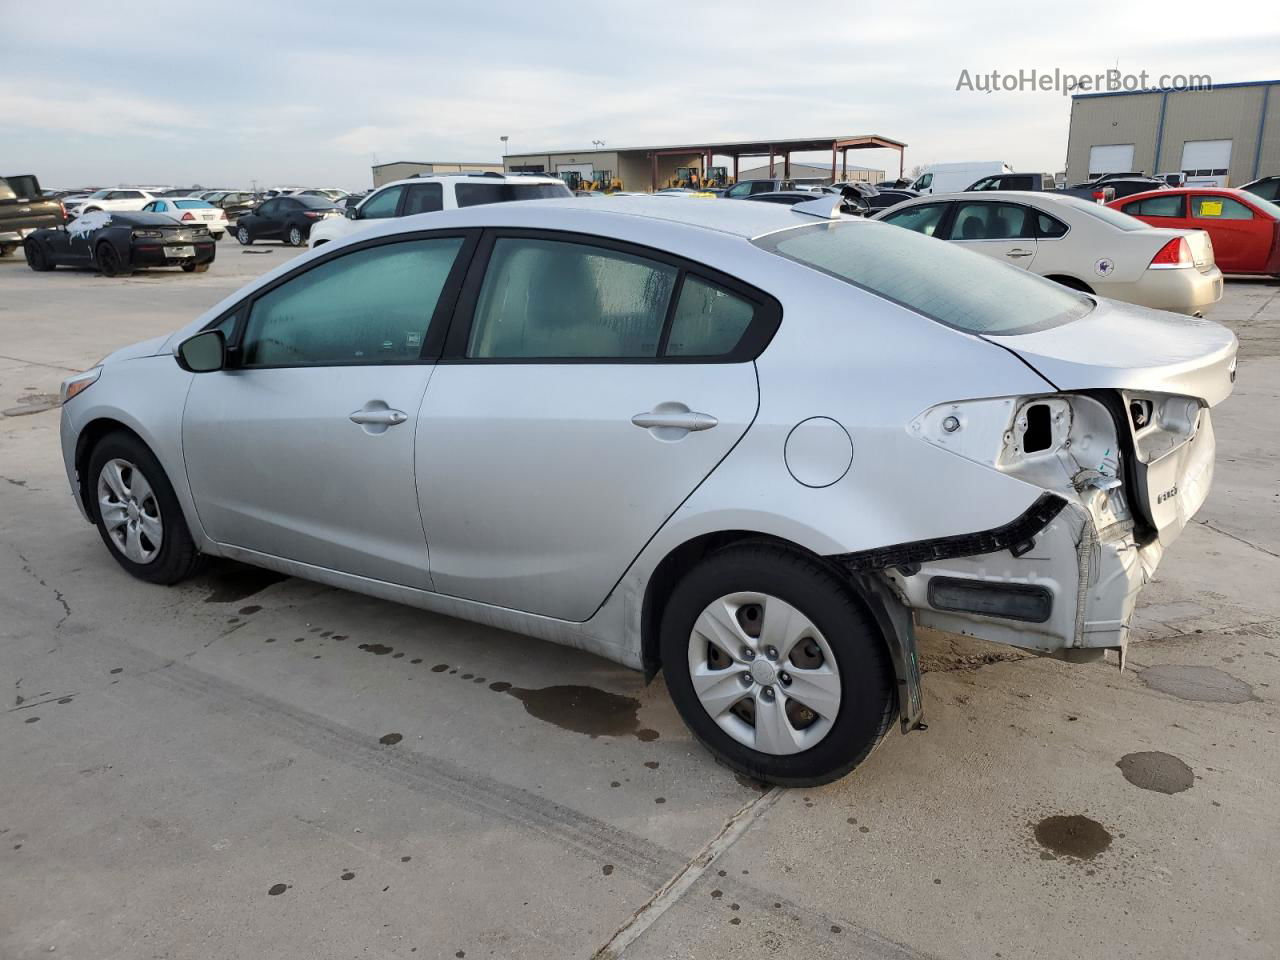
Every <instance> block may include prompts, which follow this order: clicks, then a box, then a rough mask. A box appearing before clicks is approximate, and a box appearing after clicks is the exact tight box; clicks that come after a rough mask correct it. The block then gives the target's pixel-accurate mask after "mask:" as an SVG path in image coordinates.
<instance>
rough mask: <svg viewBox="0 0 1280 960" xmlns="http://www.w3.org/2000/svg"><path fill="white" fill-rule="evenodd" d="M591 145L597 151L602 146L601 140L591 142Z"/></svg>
mask: <svg viewBox="0 0 1280 960" xmlns="http://www.w3.org/2000/svg"><path fill="white" fill-rule="evenodd" d="M591 143H592V144H593V145H594V146H595V148H596V149H597V150H599V149H600V148H601V147H603V146H604V141H603V140H592V141H591Z"/></svg>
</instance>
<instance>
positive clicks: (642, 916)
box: [591, 787, 786, 960]
mask: <svg viewBox="0 0 1280 960" xmlns="http://www.w3.org/2000/svg"><path fill="white" fill-rule="evenodd" d="M785 792H786V791H785V789H784V788H783V787H772V788H770V789H769V790H767V791H765V792H764V793H762V794H760V795H759V796H757V797H752V798H751V799H750V800H748V801H747V802H746V803H745V804H743V806H742V808H741V809H740V810H738V812H737V813H735V814H734V815H733V816H732V817H730V818H729V819H728V820H726V821H725V824H724V826H723V827H721V828H720V832H719V833H717V834H716V835H715V836H714V837H712V838H711V839H710V840H708V841H707V842H706V844H704V845H703V847H702V849H701V850H699V851H698V852H697V853H695V854H694V855H693V856H692V857H691V858H690V859H689V862H688V863H686V864H685V865H684V867H682V868H681V869H680V870H678V871H677V872H676V874H675V875H674V876H673V877H672V878H671V879H670V880H668V881H667V882H666V883H664V884H663V885H662V886H661V887H659V888H658V889H657V890H655V891H654V892H653V895H652V896H651V897H650V898H649V899H648V900H646V901H645V902H644V904H643V905H642V906H641V907H640V908H639V909H638V910H636V912H635V913H633V914H632V915H631V916H630V917H629V918H628V919H627V921H626V922H625V923H623V925H622V926H621V927H619V928H618V929H617V930H616V931H615V932H614V934H613V936H612V937H610V938H609V940H608V942H607V943H605V944H604V946H602V947H601V948H600V949H599V950H597V951H596V952H595V953H593V954H592V955H591V956H592V960H618V958H620V957H621V956H622V953H623V951H624V950H626V949H627V947H629V946H630V945H631V944H633V943H634V942H635V941H636V940H638V939H639V938H640V937H641V936H642V935H643V934H644V932H645V931H646V930H648V929H649V928H650V927H651V926H653V924H654V923H656V922H657V921H658V919H659V918H660V917H661V916H662V915H663V914H664V913H666V912H667V911H668V910H670V909H671V908H672V907H674V906H675V905H676V904H677V903H679V902H680V899H681V898H682V897H683V896H684V895H685V893H687V892H688V891H689V888H690V887H692V886H693V885H694V884H695V883H697V882H698V880H700V879H701V878H702V875H703V874H705V873H706V872H707V870H708V869H710V867H711V865H712V864H713V863H715V862H716V860H717V859H718V858H719V857H720V856H721V855H722V854H724V853H725V852H726V851H728V849H729V848H730V847H732V846H733V845H734V843H735V842H737V840H738V839H739V838H740V837H741V836H742V835H743V834H744V833H746V832H747V830H748V828H749V827H750V826H751V824H753V823H754V822H755V821H756V820H757V819H758V818H759V817H760V816H761V815H762V814H763V813H764V812H765V811H766V810H768V809H769V808H770V807H771V806H773V805H774V804H775V803H777V802H778V800H779V799H780V798H781V797H782V795H783V793H785Z"/></svg>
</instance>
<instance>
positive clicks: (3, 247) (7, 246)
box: [0, 243, 18, 257]
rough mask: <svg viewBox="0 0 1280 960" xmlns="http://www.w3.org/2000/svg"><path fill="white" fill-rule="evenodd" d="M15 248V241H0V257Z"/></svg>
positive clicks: (16, 246)
mask: <svg viewBox="0 0 1280 960" xmlns="http://www.w3.org/2000/svg"><path fill="white" fill-rule="evenodd" d="M17 249H18V245H17V244H16V243H0V257H7V256H8V255H9V254H11V253H13V251H15V250H17Z"/></svg>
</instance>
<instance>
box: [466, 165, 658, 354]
mask: <svg viewBox="0 0 1280 960" xmlns="http://www.w3.org/2000/svg"><path fill="white" fill-rule="evenodd" d="M462 186H463V185H462V184H459V185H458V189H459V190H461V189H462ZM678 273H679V271H677V270H676V268H675V267H671V266H668V265H666V264H662V263H656V262H654V261H652V260H646V259H644V258H641V257H636V256H633V255H631V254H627V253H621V252H619V251H615V250H609V249H605V248H603V247H593V246H589V245H587V244H580V243H567V242H562V241H558V240H539V239H531V238H530V239H526V238H508V237H504V238H499V239H498V240H496V241H495V242H494V247H493V254H492V256H491V257H490V259H489V266H488V269H487V270H486V272H485V277H484V283H483V285H482V286H481V288H480V296H479V300H478V302H477V304H476V311H475V320H474V322H473V323H472V326H471V334H470V339H469V343H468V344H467V356H468V357H472V358H476V359H533V358H541V359H583V358H599V359H620V358H630V359H643V358H651V357H656V356H657V355H658V345H659V341H660V339H661V337H662V325H663V322H664V320H665V319H666V315H667V307H668V304H669V303H670V300H671V294H672V291H673V289H674V288H675V282H676V277H677V275H678Z"/></svg>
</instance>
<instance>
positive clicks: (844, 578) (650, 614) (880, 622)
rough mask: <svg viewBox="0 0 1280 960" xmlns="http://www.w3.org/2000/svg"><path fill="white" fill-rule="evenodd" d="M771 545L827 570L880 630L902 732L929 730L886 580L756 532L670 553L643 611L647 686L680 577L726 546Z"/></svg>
mask: <svg viewBox="0 0 1280 960" xmlns="http://www.w3.org/2000/svg"><path fill="white" fill-rule="evenodd" d="M745 544H757V545H761V544H763V545H768V546H773V547H777V548H780V549H783V550H787V551H790V552H793V553H796V554H798V555H800V556H803V557H806V558H808V559H810V560H814V561H816V562H818V563H820V564H822V565H823V566H824V567H827V568H828V569H829V570H831V572H832V573H833V574H835V575H836V577H837V578H838V579H839V580H840V581H841V582H842V583H843V584H845V585H846V587H847V588H848V590H849V592H850V594H851V595H852V596H853V597H854V598H855V599H856V600H857V602H858V603H859V604H860V605H861V606H862V607H863V610H864V612H865V613H866V614H867V615H868V617H869V618H870V619H871V620H872V621H873V622H874V623H875V624H876V626H877V627H878V629H879V633H880V640H881V642H882V643H883V644H884V645H885V649H886V652H888V654H889V658H890V660H891V662H892V664H893V671H894V679H895V685H894V691H895V698H896V701H897V702H896V704H895V707H896V709H897V712H898V715H899V718H900V720H901V723H902V729H903V732H906V731H907V730H911V729H921V730H923V729H925V725H924V723H923V716H924V706H923V695H922V692H921V686H920V667H919V657H918V655H917V652H916V637H915V628H914V621H913V618H912V614H911V611H910V610H909V609H908V608H907V607H906V605H905V604H904V603H903V602H902V600H901V599H900V598H899V596H898V594H897V592H896V591H895V590H894V588H893V587H892V585H891V584H890V582H889V581H888V580H887V578H885V577H882V576H880V575H879V574H876V573H862V574H851V573H850V572H849V571H848V570H847V569H845V568H844V567H842V566H841V565H840V564H838V563H836V562H834V561H833V560H831V559H830V558H829V557H824V556H822V555H821V554H818V553H815V552H814V551H813V550H810V549H809V548H807V547H805V546H803V545H801V544H799V543H796V542H795V541H793V540H788V539H786V538H785V537H780V536H777V535H774V534H768V533H761V532H759V531H754V530H720V531H715V532H712V533H704V534H701V535H700V536H696V537H693V538H692V539H689V540H686V541H684V542H683V543H681V544H679V545H678V546H676V547H674V548H673V549H671V550H670V551H668V552H667V554H666V556H664V557H663V558H662V560H660V561H659V562H658V564H657V566H656V567H654V570H653V573H652V574H651V575H650V576H649V579H648V582H647V583H646V584H645V590H644V597H643V599H642V601H641V606H640V657H641V663H642V668H643V670H644V677H645V681H646V682H648V681H650V680H652V679H653V678H654V677H655V676H656V675H657V673H658V670H660V669H661V668H662V655H661V652H660V650H661V644H660V642H659V641H660V627H661V623H662V616H663V613H664V611H665V609H666V603H667V600H668V599H669V598H670V596H671V592H672V591H673V590H674V589H675V586H676V584H677V583H679V582H680V578H681V576H683V574H684V573H685V572H686V571H688V570H690V569H692V567H693V566H695V565H696V564H697V563H698V562H699V561H701V560H702V559H703V558H704V557H706V556H707V555H709V554H710V553H712V552H714V551H716V550H720V549H723V548H724V547H728V546H737V545H745Z"/></svg>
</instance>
